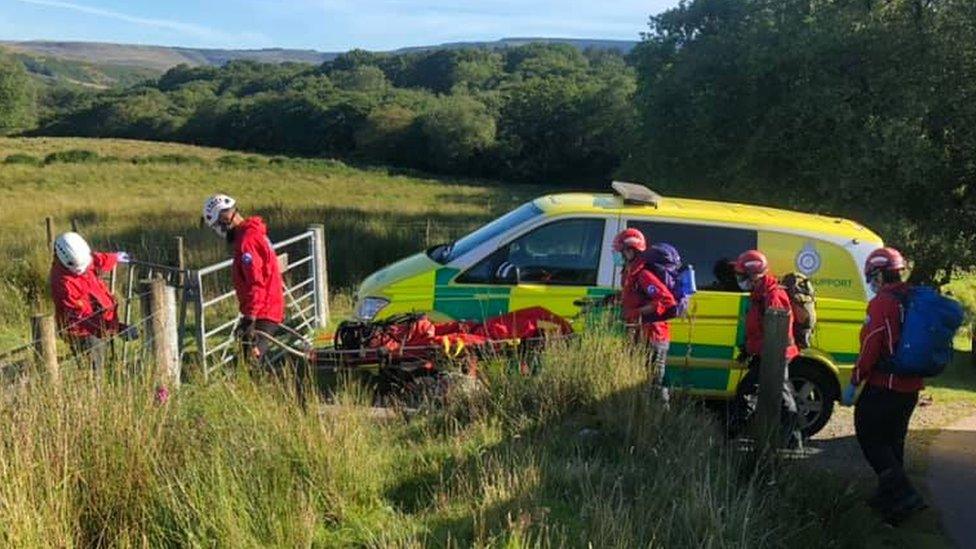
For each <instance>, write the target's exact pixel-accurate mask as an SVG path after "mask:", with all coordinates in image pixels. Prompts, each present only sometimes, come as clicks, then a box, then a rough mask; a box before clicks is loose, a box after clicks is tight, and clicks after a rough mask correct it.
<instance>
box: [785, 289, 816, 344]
mask: <svg viewBox="0 0 976 549" xmlns="http://www.w3.org/2000/svg"><path fill="white" fill-rule="evenodd" d="M780 284H781V285H782V286H783V289H785V290H786V295H788V296H790V308H791V309H793V339H794V340H795V341H796V344H797V346H798V347H800V348H801V349H806V348H807V347H809V346H810V343H811V341H810V340H811V338H812V336H813V328H814V327H815V326H816V325H817V309H816V304H815V300H814V298H815V297H816V292H815V291H814V288H813V282H812V281H811V280H810V279H809V278H808V277H807V276H806V275H804V274H802V273H789V274H787V275H786V276H784V277H783V279H782V280H780Z"/></svg>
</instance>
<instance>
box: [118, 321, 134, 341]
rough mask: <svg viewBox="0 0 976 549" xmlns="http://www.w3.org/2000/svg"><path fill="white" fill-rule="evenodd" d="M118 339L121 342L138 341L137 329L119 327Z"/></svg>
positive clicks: (124, 326) (122, 325) (123, 325)
mask: <svg viewBox="0 0 976 549" xmlns="http://www.w3.org/2000/svg"><path fill="white" fill-rule="evenodd" d="M119 337H121V338H122V340H123V341H133V340H136V339H139V328H137V327H135V326H130V325H128V324H120V325H119Z"/></svg>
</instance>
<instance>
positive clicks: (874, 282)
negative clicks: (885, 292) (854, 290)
mask: <svg viewBox="0 0 976 549" xmlns="http://www.w3.org/2000/svg"><path fill="white" fill-rule="evenodd" d="M868 286H869V287H870V288H871V292H873V293H875V294H876V293H878V292H880V291H881V282H878V279H877V278H874V279H871V280H869V281H868Z"/></svg>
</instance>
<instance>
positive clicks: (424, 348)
mask: <svg viewBox="0 0 976 549" xmlns="http://www.w3.org/2000/svg"><path fill="white" fill-rule="evenodd" d="M286 332H287V333H289V334H291V335H293V336H297V337H295V338H293V339H298V340H299V342H300V343H299V345H297V346H296V345H294V344H291V345H289V344H286V343H284V342H283V341H281V340H280V339H278V338H275V337H273V336H271V335H269V334H266V333H263V332H259V333H258V336H260V337H266V338H269V339H270V340H271V341H272V342H273V343H275V344H276V345H279V346H280V347H282V348H283V349H285V350H286V351H287V352H288V353H289V354H290V355H292V356H293V357H295V358H298V359H301V360H304V361H306V362H307V364H308V366H310V367H311V368H313V369H316V370H325V371H334V372H336V371H342V370H357V369H366V368H376V369H379V370H381V371H388V372H389V371H397V372H402V373H423V372H430V373H436V372H442V371H445V370H447V369H450V370H451V371H460V372H461V373H463V374H465V375H469V376H476V375H477V369H478V362H479V361H480V360H483V359H485V358H488V357H499V356H506V357H516V358H520V359H523V360H524V359H525V358H526V357H527V356H528V355H529V354H531V353H533V352H534V351H536V350H538V349H539V348H540V347H541V346H542V345H544V344H545V342H547V341H551V340H553V339H556V338H567V337H571V336H572V332H573V330H572V327H571V326H570V325H569V323H567V322H566V320H565V319H563V318H562V317H560V316H558V315H555V314H553V313H551V312H550V311H549V310H547V309H544V308H541V307H532V308H528V309H522V310H518V311H514V312H511V313H506V314H503V315H498V316H495V317H491V318H488V319H486V320H485V321H484V322H458V321H451V322H440V323H434V322H432V321H431V320H430V319H429V318H428V317H427V315H425V314H422V313H409V314H402V315H396V316H393V317H390V318H387V319H383V320H377V321H365V322H363V321H345V322H343V323H341V324H340V325H339V326H338V327H337V329H336V331H335V333H334V334H333V335H332V337H331V339H330V340H329V341H327V342H324V343H323V344H315V343H313V342H310V341H308V340H307V339H305V338H304V337H302V336H301V335H300V334H297V333H295V332H294V331H293V330H288V329H287V328H286ZM299 338H300V339H299ZM520 366H522V367H527V365H525V364H521V363H520Z"/></svg>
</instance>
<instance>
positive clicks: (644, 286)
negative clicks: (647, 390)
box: [613, 229, 677, 405]
mask: <svg viewBox="0 0 976 549" xmlns="http://www.w3.org/2000/svg"><path fill="white" fill-rule="evenodd" d="M613 249H614V251H615V252H616V253H617V254H620V255H619V256H618V257H619V258H620V259H621V260H622V261H620V262H621V263H623V266H622V271H621V281H622V289H621V292H620V305H621V311H622V314H623V318H624V321H625V322H627V323H628V324H638V325H639V328H638V334H639V336H640V338H641V340H643V341H646V342H647V343H648V345H649V346H650V354H649V356H648V360H647V365H648V374H649V376H650V379H651V385H652V386H653V387H657V388H658V389H659V394H660V395H661V399H662V400H663V401H664V403H665V405H667V403H668V401H669V399H670V394H669V392H668V388H667V387H666V386H665V385H664V372H665V363H666V362H667V358H668V349H669V347H670V346H671V328H670V326H668V323H667V321H666V320H663V318H664V314H665V313H666V312H667V311H668V310H669V309H672V308H673V307H675V306H676V305H677V301H676V300H675V298H674V295H672V293H671V290H669V289H668V287H667V286H665V285H664V283H663V282H661V280H660V279H659V278H658V277H657V276H655V275H654V273H652V272H651V271H650V270H649V269H648V268H647V266H646V265H645V263H644V259H643V257H641V254H642V253H644V252H645V251H646V250H647V240H646V239H645V238H644V234H643V233H641V232H640V231H639V230H637V229H627V230H625V231H623V232H621V233H620V234H618V235H617V236H616V237H615V238H614V239H613Z"/></svg>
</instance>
